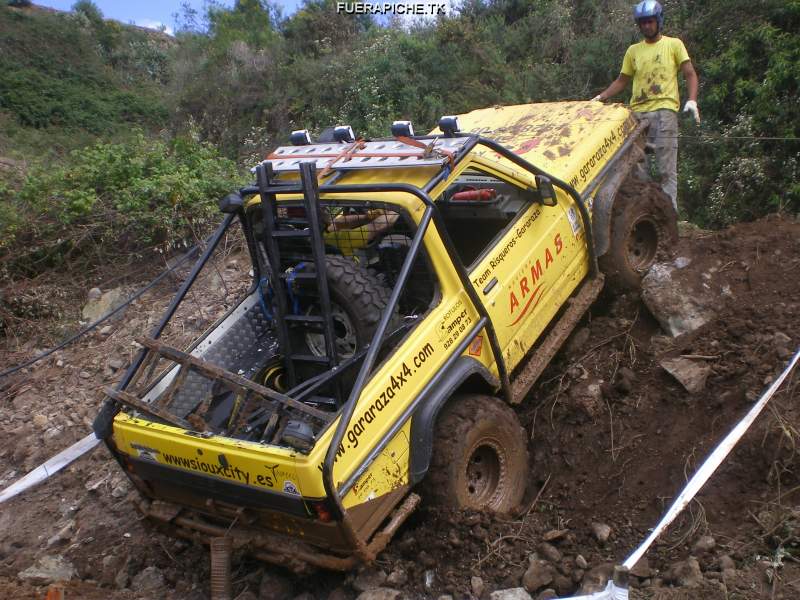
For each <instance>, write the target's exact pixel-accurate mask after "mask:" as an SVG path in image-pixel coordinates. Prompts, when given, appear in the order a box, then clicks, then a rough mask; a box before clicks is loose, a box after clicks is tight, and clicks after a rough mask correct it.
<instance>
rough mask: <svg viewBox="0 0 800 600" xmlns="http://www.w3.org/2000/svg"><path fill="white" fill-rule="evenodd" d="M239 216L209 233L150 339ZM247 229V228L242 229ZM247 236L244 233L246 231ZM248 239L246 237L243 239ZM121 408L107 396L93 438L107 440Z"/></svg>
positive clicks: (125, 381) (136, 363) (135, 365)
mask: <svg viewBox="0 0 800 600" xmlns="http://www.w3.org/2000/svg"><path fill="white" fill-rule="evenodd" d="M238 216H239V214H238V212H234V213H228V214H226V215H225V218H224V219H223V220H222V223H220V224H219V226H218V227H217V229H216V231H215V232H214V233H213V234H212V236H211V237H210V238H209V240H208V245H207V246H206V249H205V251H204V252H203V254H202V255H201V256H200V258H198V259H197V262H195V263H194V266H193V267H192V270H191V272H190V273H189V275H188V276H187V277H186V280H185V281H184V282H183V284H182V285H181V287H180V289H179V290H178V291H177V293H176V294H175V296H174V297H173V298H172V302H170V305H169V306H168V307H167V310H166V311H165V312H164V315H163V316H162V317H161V320H160V321H159V322H158V324H157V325H156V326H155V328H154V329H153V331H152V333H151V334H150V337H151V338H152V339H154V340H155V339H158V338H159V337H161V333H162V332H163V331H164V329H165V328H166V326H167V323H169V320H170V319H171V318H172V316H173V315H174V314H175V311H176V310H178V306H180V304H181V302H182V301H183V299H184V298H185V297H186V293H187V292H188V291H189V288H190V287H191V286H192V284H193V283H194V282H195V279H197V276H198V275H199V274H200V271H201V270H202V268H203V267H204V266H205V265H206V263H207V262H208V259H209V258H211V255H212V254H213V253H214V250H216V249H217V246H218V245H219V242H220V240H222V236H223V235H225V233H226V232H227V231H228V227H230V225H231V223H232V222H233V220H234V219H235V218H237V217H238ZM240 222H241V223H242V226H243V227H245V225H244V219H240ZM245 229H246V227H245ZM245 233H246V232H245ZM245 237H247V236H245ZM146 354H147V348H142V349H141V350H139V354H137V355H136V358H135V359H134V360H133V362H132V363H131V366H130V367H128V370H127V371H126V372H125V376H124V377H123V378H122V381H120V382H119V383H118V384H117V386H116V390H117V391H121V390H124V389H125V388H127V387H128V385H129V384H130V382H131V379H133V376H134V374H135V373H136V371H137V370H139V367H141V366H142V362H143V361H144V357H145V355H146ZM119 411H120V406H119V403H118V402H116V401H114V400H112V399H111V398H108V397H106V399H105V400H104V401H103V405H102V406H101V407H100V411H99V412H98V413H97V416H96V417H95V418H94V422H93V423H92V429H93V430H94V433H95V435H96V436H97V437H98V439H101V440H107V439H108V437H109V436H110V435H111V428H112V423H113V421H114V417H115V416H116V415H117V413H119Z"/></svg>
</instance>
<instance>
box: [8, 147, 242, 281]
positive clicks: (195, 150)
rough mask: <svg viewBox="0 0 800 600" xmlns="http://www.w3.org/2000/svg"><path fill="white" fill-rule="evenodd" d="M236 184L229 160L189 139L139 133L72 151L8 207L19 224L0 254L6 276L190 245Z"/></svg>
mask: <svg viewBox="0 0 800 600" xmlns="http://www.w3.org/2000/svg"><path fill="white" fill-rule="evenodd" d="M237 180H238V176H237V171H236V167H235V165H234V163H233V162H232V161H230V160H228V159H226V158H223V157H220V156H219V154H218V152H217V151H216V150H215V149H214V148H213V147H212V146H210V145H208V144H204V143H199V142H197V141H195V140H194V139H192V138H176V139H173V140H170V141H163V140H159V139H155V140H153V139H147V138H146V137H145V136H144V135H143V134H141V133H139V134H137V135H135V136H134V137H133V139H132V140H131V141H130V142H128V143H119V144H105V143H99V144H96V145H93V146H89V147H87V148H84V149H81V150H75V151H73V152H72V153H71V154H70V156H69V158H68V159H67V160H66V161H65V163H64V164H63V165H61V166H57V167H52V166H41V167H38V168H35V169H33V170H32V171H31V172H30V173H29V174H28V176H27V178H26V179H25V181H24V183H23V185H22V189H21V190H20V192H19V193H18V194H17V195H16V198H15V199H14V201H13V205H14V207H15V210H16V212H17V214H19V215H23V220H22V222H21V223H16V224H15V225H13V226H14V230H12V231H10V232H8V233H9V234H10V235H6V236H4V237H5V238H6V244H5V247H0V252H3V251H4V252H5V253H6V254H7V257H6V262H9V261H11V262H12V263H13V268H12V271H13V270H16V271H20V270H22V271H26V270H32V269H34V268H40V266H41V265H50V266H53V265H59V264H66V265H68V266H76V265H85V264H87V263H88V262H97V261H105V260H109V259H111V258H113V257H114V256H119V255H122V254H125V253H130V252H142V251H144V250H146V249H159V250H168V249H170V248H171V247H174V246H177V245H183V244H191V243H194V241H195V240H196V239H197V238H199V237H202V236H203V235H205V233H206V231H207V230H208V229H209V227H210V226H211V225H212V224H213V223H216V222H217V221H218V218H219V217H218V212H217V200H218V199H219V198H220V197H221V196H222V195H224V194H225V193H227V192H228V191H230V190H231V189H232V188H233V187H234V186H235V185H236V183H237ZM26 248H33V249H34V250H32V251H28V250H26ZM35 265H40V266H39V267H35Z"/></svg>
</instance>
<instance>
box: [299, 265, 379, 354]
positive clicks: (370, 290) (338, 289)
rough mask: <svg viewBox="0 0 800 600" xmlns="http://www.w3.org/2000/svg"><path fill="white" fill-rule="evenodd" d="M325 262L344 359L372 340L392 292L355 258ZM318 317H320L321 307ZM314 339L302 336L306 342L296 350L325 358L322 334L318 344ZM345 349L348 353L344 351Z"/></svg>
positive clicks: (300, 342)
mask: <svg viewBox="0 0 800 600" xmlns="http://www.w3.org/2000/svg"><path fill="white" fill-rule="evenodd" d="M325 263H326V270H327V279H328V289H329V291H330V295H331V308H332V309H333V312H334V333H335V335H336V337H337V342H336V346H337V354H338V355H339V359H340V360H341V359H342V358H347V357H348V356H352V354H354V353H355V352H357V351H358V350H360V349H361V348H363V347H364V346H366V345H367V344H368V343H369V342H370V341H371V340H372V336H373V335H374V334H375V330H376V329H377V328H378V323H380V320H381V315H382V314H383V311H384V309H385V308H386V305H387V304H388V302H389V294H390V291H389V289H388V288H387V287H386V286H384V285H382V284H381V283H380V282H379V281H378V280H377V279H376V278H375V277H374V276H373V275H372V274H371V273H369V272H368V271H367V270H366V269H365V268H363V267H361V266H359V265H358V264H356V263H355V262H353V260H352V259H349V258H345V257H342V256H326V257H325ZM309 310H310V311H311V312H312V313H313V312H314V310H315V308H314V307H313V306H312V307H310V308H309V307H307V308H306V311H309ZM316 314H319V309H318V308H317V309H316ZM390 327H391V324H390ZM340 334H341V335H340ZM310 336H311V334H309V333H303V334H301V335H300V336H298V337H300V338H302V339H300V340H297V341H295V342H293V344H292V345H293V347H294V348H308V350H309V351H310V352H311V353H312V354H316V355H318V356H319V355H321V354H322V353H323V352H324V350H320V348H322V349H324V338H323V336H322V334H321V333H320V334H317V336H316V343H315V338H312V337H310ZM345 348H347V349H348V351H347V352H342V350H344V349H345Z"/></svg>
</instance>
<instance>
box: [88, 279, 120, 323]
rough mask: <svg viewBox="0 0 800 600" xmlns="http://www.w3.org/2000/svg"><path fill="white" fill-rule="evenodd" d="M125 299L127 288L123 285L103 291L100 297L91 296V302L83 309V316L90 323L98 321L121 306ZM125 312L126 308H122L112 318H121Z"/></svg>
mask: <svg viewBox="0 0 800 600" xmlns="http://www.w3.org/2000/svg"><path fill="white" fill-rule="evenodd" d="M95 289H96V288H95ZM125 300H126V296H125V290H124V289H123V288H121V287H120V288H114V289H113V290H109V291H107V292H105V293H103V294H102V295H101V296H100V297H99V298H91V296H90V299H89V302H87V303H86V304H85V305H84V307H83V309H82V310H81V318H82V319H83V320H84V321H88V322H90V323H91V322H94V321H97V320H98V319H99V318H100V317H102V316H103V315H105V314H106V313H108V312H110V311H112V310H114V309H115V308H117V307H118V306H121V305H122V303H123V302H125ZM124 313H125V310H121V311H119V312H118V313H116V314H115V315H114V316H113V317H111V319H113V320H117V319H120V318H121V317H122V315H123V314H124Z"/></svg>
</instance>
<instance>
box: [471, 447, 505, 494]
mask: <svg viewBox="0 0 800 600" xmlns="http://www.w3.org/2000/svg"><path fill="white" fill-rule="evenodd" d="M504 471H505V460H504V456H503V454H502V452H501V451H500V448H499V447H498V445H497V443H496V442H495V441H494V440H482V441H481V442H479V443H478V444H477V445H476V446H475V448H474V449H473V451H472V452H471V453H470V456H469V460H468V461H467V480H466V485H467V495H468V497H469V498H470V503H471V504H472V506H474V507H476V508H482V507H487V506H489V505H491V503H492V500H493V499H494V498H495V496H496V495H497V491H498V489H499V487H500V485H501V482H502V480H503V475H504Z"/></svg>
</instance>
